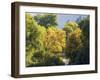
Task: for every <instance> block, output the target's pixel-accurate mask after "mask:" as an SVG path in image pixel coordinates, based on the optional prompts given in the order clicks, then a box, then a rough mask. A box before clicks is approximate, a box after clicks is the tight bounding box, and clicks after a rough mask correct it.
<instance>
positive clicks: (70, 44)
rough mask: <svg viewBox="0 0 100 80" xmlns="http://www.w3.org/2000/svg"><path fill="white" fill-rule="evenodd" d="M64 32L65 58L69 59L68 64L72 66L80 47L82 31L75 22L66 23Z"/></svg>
mask: <svg viewBox="0 0 100 80" xmlns="http://www.w3.org/2000/svg"><path fill="white" fill-rule="evenodd" d="M63 30H64V31H66V40H67V41H66V46H67V47H66V53H65V54H66V57H67V58H70V63H71V64H73V63H74V62H75V59H76V57H77V54H78V53H79V50H80V49H81V47H82V45H83V44H82V40H81V35H82V31H81V29H80V28H79V25H78V24H77V23H76V22H68V23H66V24H65V26H64V28H63Z"/></svg>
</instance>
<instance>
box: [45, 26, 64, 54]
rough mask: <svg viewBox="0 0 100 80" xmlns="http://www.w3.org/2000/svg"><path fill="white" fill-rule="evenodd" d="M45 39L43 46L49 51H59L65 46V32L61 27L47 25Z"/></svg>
mask: <svg viewBox="0 0 100 80" xmlns="http://www.w3.org/2000/svg"><path fill="white" fill-rule="evenodd" d="M45 40H46V41H45V48H46V50H49V51H50V52H54V53H59V52H60V53H61V52H62V51H63V49H64V48H65V47H66V33H65V31H63V30H61V29H57V28H54V27H49V28H48V29H47V33H46V37H45Z"/></svg>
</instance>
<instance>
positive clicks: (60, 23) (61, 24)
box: [30, 13, 88, 29]
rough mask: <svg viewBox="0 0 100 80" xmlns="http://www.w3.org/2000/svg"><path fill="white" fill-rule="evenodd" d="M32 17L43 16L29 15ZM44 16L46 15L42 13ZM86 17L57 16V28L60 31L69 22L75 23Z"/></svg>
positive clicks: (74, 15) (72, 15) (75, 15)
mask: <svg viewBox="0 0 100 80" xmlns="http://www.w3.org/2000/svg"><path fill="white" fill-rule="evenodd" d="M30 14H31V15H32V16H35V15H37V14H43V13H30ZM44 14H46V13H44ZM87 16H88V15H81V14H80V15H79V14H57V24H58V25H57V27H58V28H60V29H62V28H63V27H64V24H65V23H66V22H69V21H77V20H78V19H83V18H85V17H87Z"/></svg>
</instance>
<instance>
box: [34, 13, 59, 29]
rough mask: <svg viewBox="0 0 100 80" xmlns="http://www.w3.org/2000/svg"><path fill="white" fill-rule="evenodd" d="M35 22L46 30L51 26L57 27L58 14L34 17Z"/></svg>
mask: <svg viewBox="0 0 100 80" xmlns="http://www.w3.org/2000/svg"><path fill="white" fill-rule="evenodd" d="M34 19H35V21H36V22H37V23H38V24H39V25H41V26H44V27H46V28H48V27H50V26H53V27H55V26H57V22H56V14H50V13H48V14H38V15H36V16H34Z"/></svg>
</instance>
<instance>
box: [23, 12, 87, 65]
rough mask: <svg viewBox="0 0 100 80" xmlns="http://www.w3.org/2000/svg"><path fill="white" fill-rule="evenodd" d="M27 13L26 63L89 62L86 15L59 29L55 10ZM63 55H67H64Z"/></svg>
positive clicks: (59, 63) (58, 63) (61, 63)
mask: <svg viewBox="0 0 100 80" xmlns="http://www.w3.org/2000/svg"><path fill="white" fill-rule="evenodd" d="M25 17H26V66H27V67H30V66H52V65H65V63H64V61H63V59H64V58H65V59H69V60H70V62H69V64H88V63H89V17H87V18H84V19H83V20H81V21H80V22H79V23H76V22H67V23H65V25H64V28H63V30H62V29H58V28H57V27H55V26H57V23H56V15H55V14H39V15H36V16H32V15H30V14H28V13H26V14H25ZM65 56H66V57H65Z"/></svg>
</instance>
